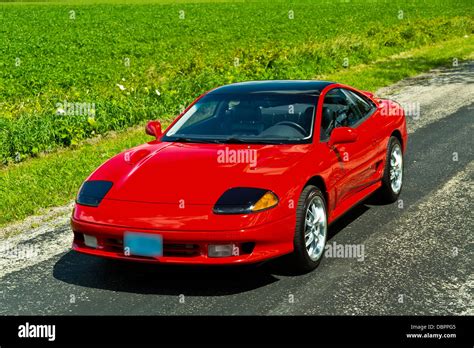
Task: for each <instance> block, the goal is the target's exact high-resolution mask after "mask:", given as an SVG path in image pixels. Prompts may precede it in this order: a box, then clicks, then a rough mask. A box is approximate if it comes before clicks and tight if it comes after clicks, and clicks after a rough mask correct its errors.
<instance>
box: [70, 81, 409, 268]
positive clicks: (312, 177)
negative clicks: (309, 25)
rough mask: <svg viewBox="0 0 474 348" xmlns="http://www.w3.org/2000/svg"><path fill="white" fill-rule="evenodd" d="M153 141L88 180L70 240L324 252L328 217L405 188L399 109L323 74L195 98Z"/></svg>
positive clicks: (153, 127)
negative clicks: (321, 77) (320, 78)
mask: <svg viewBox="0 0 474 348" xmlns="http://www.w3.org/2000/svg"><path fill="white" fill-rule="evenodd" d="M146 132H147V134H149V135H152V136H154V137H155V138H156V139H154V140H153V141H151V142H149V143H147V144H143V145H140V146H137V147H135V148H132V149H130V150H128V151H125V152H122V153H120V154H118V155H117V156H115V157H113V158H112V159H110V160H108V161H107V162H105V163H104V164H103V165H102V166H100V167H99V168H98V169H97V170H96V171H95V172H94V173H93V174H92V175H90V176H89V178H88V179H87V180H86V181H85V182H84V183H83V185H82V186H81V188H80V191H79V193H78V196H77V200H76V205H75V208H74V212H73V216H72V229H73V231H74V242H73V249H74V250H76V251H79V252H81V253H85V254H90V255H97V256H103V257H109V258H115V259H124V260H131V261H132V260H133V261H142V262H156V263H162V264H165V263H166V264H168V263H170V264H171V263H173V264H206V265H223V264H244V263H255V262H259V261H263V260H267V259H271V258H275V257H278V256H282V255H286V254H289V255H288V257H287V262H288V264H289V265H291V267H293V268H294V269H295V270H297V271H300V272H305V271H310V270H312V269H314V268H315V267H316V266H317V265H318V264H319V262H320V261H321V259H322V256H323V254H324V250H325V244H326V239H327V232H328V225H329V224H330V223H332V222H333V221H335V220H336V219H337V218H339V217H340V216H341V215H342V214H344V213H345V212H346V211H347V210H348V209H349V208H351V207H352V206H354V205H355V204H356V203H358V202H360V201H361V200H362V199H364V198H366V197H367V196H369V195H370V194H372V193H373V192H375V191H378V192H377V193H378V197H379V198H380V199H381V200H384V201H386V202H394V201H395V200H397V197H398V195H399V194H400V190H401V188H402V179H403V154H404V152H405V149H406V144H407V131H406V123H405V115H404V111H403V109H402V108H401V107H400V105H398V104H397V103H395V102H393V101H390V100H384V99H378V98H375V97H374V96H373V95H372V94H371V93H369V92H363V91H358V90H356V89H354V88H351V87H349V86H345V85H341V84H337V83H333V82H326V81H256V82H243V83H236V84H230V85H226V86H222V87H219V88H216V89H214V90H211V91H209V92H207V93H205V94H204V95H202V96H200V97H199V98H198V99H196V100H195V101H194V102H193V103H192V104H191V105H190V106H189V107H188V108H187V109H186V110H185V111H184V112H183V113H182V114H181V115H180V116H179V117H178V118H177V119H176V120H175V121H174V122H173V123H172V124H171V125H170V126H169V127H168V128H167V129H166V131H164V132H162V131H161V125H160V123H159V122H157V121H150V122H149V123H148V124H147V127H146Z"/></svg>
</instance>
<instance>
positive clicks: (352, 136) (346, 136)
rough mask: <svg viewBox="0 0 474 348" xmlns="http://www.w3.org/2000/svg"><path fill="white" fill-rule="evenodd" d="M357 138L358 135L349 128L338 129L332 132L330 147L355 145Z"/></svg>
mask: <svg viewBox="0 0 474 348" xmlns="http://www.w3.org/2000/svg"><path fill="white" fill-rule="evenodd" d="M357 138H358V135H357V132H356V131H355V130H354V129H352V128H349V127H337V128H334V129H333V130H332V132H331V136H330V137H329V142H328V145H329V146H333V145H336V144H346V143H353V142H355V141H356V140H357Z"/></svg>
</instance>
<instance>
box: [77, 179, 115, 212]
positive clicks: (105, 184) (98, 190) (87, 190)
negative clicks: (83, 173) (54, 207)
mask: <svg viewBox="0 0 474 348" xmlns="http://www.w3.org/2000/svg"><path fill="white" fill-rule="evenodd" d="M111 187H112V182H110V181H103V180H93V181H85V182H84V183H83V184H82V186H81V188H80V189H79V194H78V195H77V199H76V203H78V204H81V205H88V206H91V207H97V206H99V204H100V202H101V201H102V199H103V198H104V197H105V195H106V194H107V192H109V190H110V188H111Z"/></svg>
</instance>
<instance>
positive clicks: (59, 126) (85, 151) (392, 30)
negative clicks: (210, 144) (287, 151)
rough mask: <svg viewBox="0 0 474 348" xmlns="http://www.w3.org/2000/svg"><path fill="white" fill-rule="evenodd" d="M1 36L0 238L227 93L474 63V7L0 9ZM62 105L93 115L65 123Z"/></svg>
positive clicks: (369, 83)
mask: <svg viewBox="0 0 474 348" xmlns="http://www.w3.org/2000/svg"><path fill="white" fill-rule="evenodd" d="M71 11H74V12H71ZM180 11H184V12H180ZM289 11H293V12H289ZM400 11H403V12H400ZM292 14H294V18H293V19H290V17H291V15H292ZM183 15H184V18H183V19H181V18H182V17H183ZM180 16H181V18H180ZM0 22H1V23H2V25H1V26H0V42H2V46H1V47H0V52H1V54H0V165H2V164H3V166H4V167H3V168H2V169H0V225H3V224H5V223H8V222H11V221H15V220H18V219H22V218H24V217H26V216H28V215H31V214H34V213H37V212H38V211H39V210H40V209H41V208H44V207H51V206H55V205H61V204H64V203H67V202H68V201H70V200H71V199H72V198H73V197H74V194H75V193H76V191H77V189H78V187H79V185H80V184H81V182H82V181H83V180H84V179H85V177H86V176H87V175H88V174H89V173H90V172H91V171H92V170H93V169H94V168H95V167H96V166H97V165H99V164H100V163H102V162H103V161H105V160H106V159H107V158H109V157H111V156H112V155H114V154H115V153H117V152H119V151H121V150H123V149H124V148H127V147H131V146H133V145H136V144H138V143H141V142H143V141H145V140H146V139H149V138H148V137H147V136H146V135H145V134H144V132H143V130H142V128H141V126H142V125H143V124H144V121H145V120H148V119H160V120H162V121H163V122H164V123H166V122H167V121H169V120H171V119H172V118H173V117H174V116H175V115H177V113H178V112H179V110H180V109H181V108H182V107H183V106H185V105H186V104H188V103H189V102H190V101H192V100H193V99H194V98H195V97H197V96H198V95H199V94H201V93H203V92H204V91H206V90H208V89H211V88H213V87H216V86H218V85H222V84H225V83H230V82H236V81H244V80H255V79H277V78H278V79H280V78H281V79H311V78H325V79H330V80H337V81H340V82H343V83H347V84H351V85H353V86H355V87H359V88H362V89H366V90H375V89H377V88H379V87H382V86H385V85H388V84H390V83H393V82H396V81H397V80H399V79H402V78H404V77H407V76H412V75H414V74H417V73H420V72H423V71H425V70H427V69H429V68H432V67H435V66H439V65H449V64H451V62H452V60H453V58H458V59H459V60H462V59H463V58H468V57H470V58H471V59H472V52H474V40H473V37H472V33H473V31H474V18H473V16H472V5H471V3H470V1H455V2H448V1H443V2H441V1H430V2H416V3H415V2H412V1H408V2H405V1H389V2H388V1H370V2H369V1H367V2H366V1H350V2H335V1H320V2H313V1H294V2H291V3H287V2H275V1H271V2H202V3H201V2H200V1H196V2H194V1H193V2H190V1H183V2H182V3H181V2H180V3H169V2H168V1H161V0H160V1H152V0H148V1H147V0H140V1H139V2H134V3H133V4H127V3H126V1H119V0H103V1H100V0H82V1H80V0H76V1H63V2H42V3H36V2H34V3H31V2H29V3H16V2H12V3H10V2H8V3H7V2H5V3H2V2H0ZM3 43H4V44H3ZM400 53H402V54H401V55H399V54H400ZM128 63H129V64H128ZM236 63H237V64H236ZM344 63H348V66H347V64H346V65H344ZM118 85H121V86H123V88H125V89H124V90H122V89H123V88H122V89H121V88H120V87H119V86H118ZM157 90H158V91H159V94H160V95H158V93H156V91H157ZM64 101H67V102H68V103H77V104H81V105H82V104H87V105H94V108H95V112H93V113H87V112H83V111H84V110H82V109H81V110H80V111H81V112H73V114H70V115H69V114H67V113H66V114H62V115H61V114H58V112H57V110H58V108H61V104H64ZM75 110H76V111H77V109H75ZM136 125H141V126H140V128H136V127H135V126H136ZM130 127H132V128H130ZM112 130H113V131H118V132H115V133H114V134H113V136H110V135H107V134H108V132H109V131H112ZM97 135H105V137H101V138H95V139H93V140H92V141H87V139H88V138H91V137H92V138H93V137H96V136H97ZM31 157H33V158H31ZM35 157H36V158H35ZM17 162H20V163H17Z"/></svg>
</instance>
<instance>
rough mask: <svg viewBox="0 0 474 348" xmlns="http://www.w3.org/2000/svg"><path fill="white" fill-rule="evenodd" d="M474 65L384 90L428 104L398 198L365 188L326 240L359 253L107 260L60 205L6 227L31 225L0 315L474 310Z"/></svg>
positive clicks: (0, 262)
mask: <svg viewBox="0 0 474 348" xmlns="http://www.w3.org/2000/svg"><path fill="white" fill-rule="evenodd" d="M472 76H473V65H472V64H470V65H466V66H462V67H459V68H457V69H452V70H449V71H435V72H432V73H431V74H429V75H426V76H424V77H420V78H417V79H410V80H408V81H404V82H402V83H401V84H397V85H395V86H393V87H391V88H390V89H384V90H382V91H380V93H381V94H385V95H390V96H392V98H394V99H396V100H400V101H402V102H407V101H414V102H418V103H420V110H421V115H420V117H419V118H418V117H417V118H416V119H413V118H410V119H409V130H410V135H409V144H408V152H407V154H406V157H405V182H404V188H403V192H402V195H401V197H400V198H401V202H399V203H398V204H397V203H395V204H392V205H385V206H381V205H376V204H375V203H374V202H373V200H372V199H370V198H369V199H368V200H366V201H365V202H364V203H363V204H360V205H358V206H357V207H356V208H354V209H353V210H352V211H351V212H350V213H348V214H346V215H345V216H344V217H343V218H342V219H340V220H339V221H338V222H336V223H335V224H333V225H332V226H331V227H330V240H329V241H328V243H329V244H330V245H334V243H336V245H342V246H346V245H353V246H356V247H359V248H363V254H362V255H363V257H326V258H325V259H324V260H323V262H322V263H321V265H320V266H319V268H318V269H317V270H315V271H314V272H312V273H309V274H306V275H302V276H292V275H289V274H286V273H285V272H284V271H283V270H282V268H281V267H280V265H279V264H278V262H269V263H265V264H262V265H259V266H251V267H230V268H228V267H227V268H201V267H200V268H189V267H162V266H156V265H144V264H135V263H125V262H117V261H109V260H103V259H99V258H95V257H90V256H85V255H80V254H77V253H75V252H72V251H70V250H69V249H68V248H69V246H70V243H71V237H72V236H71V232H70V229H69V226H68V223H67V213H64V212H65V211H66V212H67V211H68V209H69V208H68V207H66V208H59V210H58V211H59V212H61V213H60V214H59V215H58V216H53V217H49V220H47V222H45V223H44V224H42V225H41V226H40V227H31V226H30V224H31V221H32V220H28V221H26V222H22V223H20V224H17V225H16V226H14V227H10V230H11V229H12V228H13V229H14V228H17V229H24V231H22V233H21V234H19V235H17V236H14V237H12V238H9V239H7V240H4V241H3V242H2V243H1V244H0V251H1V252H0V278H1V280H0V314H25V315H26V314H28V315H29V314H33V315H37V314H71V315H72V314H92V315H94V314H97V315H101V314H132V315H133V314H137V315H156V314H166V315H175V314H177V315H180V314H182V315H207V314H217V315H219V314H223V315H234V314H310V315H333V314H349V315H358V314H363V315H377V314H441V315H444V314H469V315H472V314H474V305H473V288H474V276H473V269H474V267H473V248H472V245H473V231H474V223H473V221H474V217H473V213H472V211H473V204H472V200H473V190H474V189H473V185H472V182H473V176H474V164H473V157H474V156H473V154H474V153H473V152H474V150H473V136H472V134H473V123H472V120H473V118H472V117H473V114H474V103H472V101H473V99H474V98H473V93H474V81H473V77H472ZM443 91H445V92H443ZM436 96H438V97H437V98H436ZM53 215H54V214H53ZM35 221H36V220H35ZM5 250H7V251H8V252H5ZM12 250H23V251H25V250H30V251H31V252H32V253H33V254H34V256H33V257H29V258H26V259H25V258H19V257H18V255H16V256H15V255H13V254H14V253H12ZM359 250H362V249H359ZM346 256H347V255H346ZM353 256H354V255H353ZM359 256H360V255H359Z"/></svg>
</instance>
